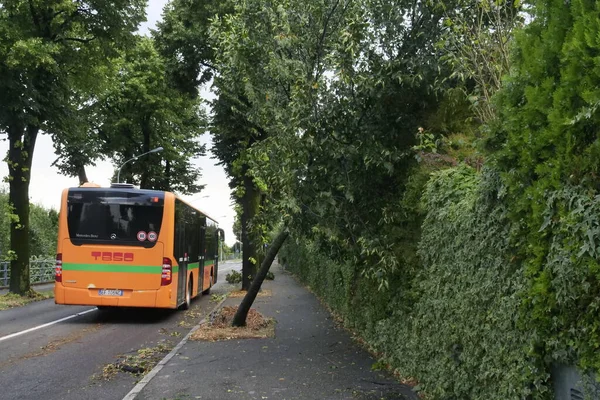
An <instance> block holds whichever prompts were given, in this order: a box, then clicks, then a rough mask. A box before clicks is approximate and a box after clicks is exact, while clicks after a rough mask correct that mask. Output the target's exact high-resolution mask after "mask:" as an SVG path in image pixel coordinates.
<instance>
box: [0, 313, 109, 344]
mask: <svg viewBox="0 0 600 400" xmlns="http://www.w3.org/2000/svg"><path fill="white" fill-rule="evenodd" d="M97 309H98V308H96V307H94V308H92V309H91V310H86V311H82V312H79V313H77V314H72V315H69V316H67V317H64V318H60V319H57V320H55V321H50V322H47V323H45V324H42V325H38V326H34V327H33V328H29V329H25V330H22V331H19V332H15V333H11V334H9V335H6V336H2V337H0V342H2V341H4V340H8V339H12V338H14V337H17V336H21V335H24V334H26V333H30V332H34V331H37V330H40V329H43V328H47V327H49V326H52V325H56V324H58V323H59V322H63V321H67V320H69V319H72V318H77V317H80V316H82V315H85V314H87V313H90V312H92V311H96V310H97Z"/></svg>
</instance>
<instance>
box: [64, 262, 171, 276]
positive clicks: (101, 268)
mask: <svg viewBox="0 0 600 400" xmlns="http://www.w3.org/2000/svg"><path fill="white" fill-rule="evenodd" d="M62 269H63V271H89V272H132V273H137V274H160V273H162V266H158V265H157V266H146V265H137V266H136V265H112V264H111V265H109V264H72V263H63V265H62Z"/></svg>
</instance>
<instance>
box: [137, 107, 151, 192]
mask: <svg viewBox="0 0 600 400" xmlns="http://www.w3.org/2000/svg"><path fill="white" fill-rule="evenodd" d="M141 125H142V135H143V138H144V141H143V144H142V153H147V152H149V151H150V150H151V149H150V134H151V133H152V132H151V131H152V129H151V127H150V119H149V118H148V117H146V118H144V119H143V121H142V123H141ZM152 155H153V154H149V155H147V156H146V157H148V156H152ZM148 160H149V159H146V160H142V161H141V162H142V163H144V162H148ZM148 165H150V164H149V163H148ZM150 174H151V172H150V168H142V173H141V176H140V189H154V188H153V187H152V188H151V187H150Z"/></svg>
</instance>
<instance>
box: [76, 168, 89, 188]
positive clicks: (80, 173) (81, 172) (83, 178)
mask: <svg viewBox="0 0 600 400" xmlns="http://www.w3.org/2000/svg"><path fill="white" fill-rule="evenodd" d="M77 175H78V176H79V185H80V186H81V185H83V184H84V183H87V182H89V181H88V177H87V173H86V172H85V166H84V165H81V166H80V167H78V168H77Z"/></svg>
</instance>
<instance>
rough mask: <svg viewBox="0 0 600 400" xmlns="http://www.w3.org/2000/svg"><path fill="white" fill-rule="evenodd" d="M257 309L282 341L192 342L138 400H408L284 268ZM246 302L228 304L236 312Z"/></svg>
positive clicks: (275, 268) (269, 284)
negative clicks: (271, 321)
mask: <svg viewBox="0 0 600 400" xmlns="http://www.w3.org/2000/svg"><path fill="white" fill-rule="evenodd" d="M273 272H274V273H275V280H274V281H266V282H265V284H264V285H263V288H264V289H269V290H270V291H271V292H272V296H269V297H258V298H257V299H256V301H255V303H254V305H253V308H256V309H257V310H259V311H260V312H261V313H262V314H264V315H265V316H268V317H272V318H275V319H276V320H277V326H276V330H275V338H271V339H245V340H232V341H222V342H197V341H188V342H186V343H185V344H184V345H183V347H181V349H180V350H179V352H178V353H177V354H176V355H175V356H174V357H173V358H171V359H170V360H169V361H168V363H167V364H166V365H165V366H164V367H163V368H162V370H160V372H159V373H158V374H157V375H156V376H155V377H154V378H153V379H152V380H151V381H150V382H149V383H148V384H147V385H146V386H145V387H144V388H143V389H142V391H141V392H140V393H139V394H138V396H137V397H136V399H152V400H154V399H181V400H183V399H204V400H230V399H231V400H233V399H235V400H246V399H248V400H251V399H252V400H254V399H260V400H263V399H271V400H329V399H331V400H333V399H336V400H337V399H348V400H350V399H358V400H400V399H402V400H408V399H417V396H416V395H415V394H414V393H413V392H412V391H411V390H410V388H409V387H407V386H405V385H401V384H399V383H398V382H397V381H395V380H394V379H393V377H391V376H390V375H389V374H388V373H385V372H377V371H372V370H371V366H372V365H373V363H374V362H375V361H374V360H373V359H372V358H371V357H370V355H369V354H368V353H367V352H366V351H364V350H363V349H361V348H360V347H359V346H358V345H357V344H356V343H354V342H353V341H352V340H351V338H350V336H349V334H348V333H347V332H346V331H344V330H342V329H340V328H338V327H336V325H335V323H334V322H333V321H332V318H331V315H330V314H329V313H328V311H327V310H326V309H325V308H324V307H323V306H322V305H321V304H320V303H319V302H318V301H317V300H316V299H315V297H314V295H312V294H311V293H310V292H308V291H307V290H306V289H305V288H303V287H301V286H300V285H299V284H298V283H297V282H296V280H295V279H294V278H293V277H292V276H291V275H290V274H289V273H287V272H285V271H283V270H282V269H281V268H280V267H279V266H278V265H274V266H273ZM240 301H241V299H239V298H238V299H227V300H226V301H225V303H224V305H237V304H239V302H240Z"/></svg>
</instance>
